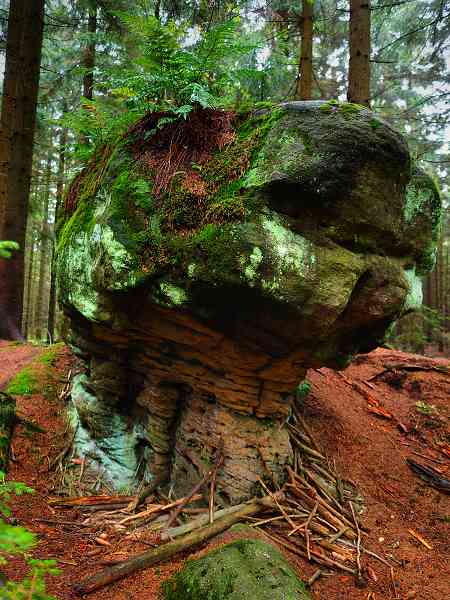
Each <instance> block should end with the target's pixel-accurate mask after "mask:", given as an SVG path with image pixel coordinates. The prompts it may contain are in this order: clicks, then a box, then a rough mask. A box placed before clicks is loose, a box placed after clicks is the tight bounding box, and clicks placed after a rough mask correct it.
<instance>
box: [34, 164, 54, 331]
mask: <svg viewBox="0 0 450 600" xmlns="http://www.w3.org/2000/svg"><path fill="white" fill-rule="evenodd" d="M51 174H52V169H51V155H49V156H48V158H47V165H46V168H45V183H44V198H43V207H42V224H41V256H40V263H39V280H38V295H37V307H36V313H37V338H38V339H40V340H43V339H47V320H48V290H49V286H48V284H47V278H48V275H49V273H48V263H49V259H50V254H51V249H50V244H51V241H52V232H51V228H50V224H49V205H50V182H51Z"/></svg>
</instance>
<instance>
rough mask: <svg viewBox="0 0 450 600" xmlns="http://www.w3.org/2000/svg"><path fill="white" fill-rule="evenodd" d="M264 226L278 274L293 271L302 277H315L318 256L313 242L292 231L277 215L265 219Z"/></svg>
mask: <svg viewBox="0 0 450 600" xmlns="http://www.w3.org/2000/svg"><path fill="white" fill-rule="evenodd" d="M262 226H263V228H264V230H265V231H266V233H267V237H268V246H269V247H270V249H271V252H272V255H273V258H274V259H275V261H276V264H277V270H278V272H280V273H281V272H283V271H286V270H292V271H295V272H296V273H297V274H298V275H299V276H302V277H313V276H314V268H315V264H316V256H315V252H314V244H313V243H312V242H310V241H309V240H307V239H306V238H304V237H302V236H301V235H298V234H295V233H293V232H292V231H290V230H289V229H288V227H287V226H286V225H283V223H282V221H281V218H280V217H278V216H277V215H275V214H272V215H270V216H269V217H263V219H262Z"/></svg>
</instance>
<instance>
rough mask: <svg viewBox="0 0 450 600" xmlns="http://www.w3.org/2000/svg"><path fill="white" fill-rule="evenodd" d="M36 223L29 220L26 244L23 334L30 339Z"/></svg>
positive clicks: (31, 219)
mask: <svg viewBox="0 0 450 600" xmlns="http://www.w3.org/2000/svg"><path fill="white" fill-rule="evenodd" d="M33 228H34V221H33V218H32V217H29V218H28V221H27V237H26V242H25V265H26V270H25V286H24V302H23V312H22V332H23V335H24V338H25V339H27V337H28V315H29V307H30V293H31V273H32V272H33V260H34V252H33V236H34V232H33Z"/></svg>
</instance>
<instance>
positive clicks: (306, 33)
mask: <svg viewBox="0 0 450 600" xmlns="http://www.w3.org/2000/svg"><path fill="white" fill-rule="evenodd" d="M300 30H301V46H300V61H299V73H298V79H297V87H296V91H295V98H296V100H311V93H312V48H313V0H303V2H302V15H301V18H300Z"/></svg>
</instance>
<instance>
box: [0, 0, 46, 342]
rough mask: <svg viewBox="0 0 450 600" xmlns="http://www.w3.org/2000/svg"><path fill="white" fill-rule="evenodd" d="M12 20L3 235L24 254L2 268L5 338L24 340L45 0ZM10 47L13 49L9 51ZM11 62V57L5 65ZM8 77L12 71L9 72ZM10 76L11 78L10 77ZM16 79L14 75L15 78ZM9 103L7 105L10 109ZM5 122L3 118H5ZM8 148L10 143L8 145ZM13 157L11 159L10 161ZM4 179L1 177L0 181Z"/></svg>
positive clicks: (20, 8) (1, 334)
mask: <svg viewBox="0 0 450 600" xmlns="http://www.w3.org/2000/svg"><path fill="white" fill-rule="evenodd" d="M10 10H11V17H12V15H14V19H11V21H10V23H9V25H10V26H9V27H8V39H9V38H10V37H11V38H13V39H17V37H18V36H19V34H18V33H17V31H15V29H16V28H17V27H19V28H20V37H21V44H20V54H19V58H18V63H19V65H18V67H19V68H18V72H17V77H16V80H15V86H14V83H13V82H11V81H9V82H8V83H7V82H6V81H5V84H4V90H5V92H6V94H9V93H10V91H11V90H12V89H15V103H14V109H13V114H11V111H10V109H9V108H6V116H5V119H6V118H9V119H11V122H10V127H11V129H10V135H9V140H10V141H9V151H8V153H5V154H4V156H3V157H0V163H2V164H3V177H6V192H7V195H6V207H5V211H4V215H5V216H4V226H3V231H2V236H3V237H4V238H5V239H8V240H14V241H16V242H17V243H18V244H19V245H20V247H21V251H20V252H17V253H16V254H15V255H14V256H13V258H12V259H11V260H9V261H8V262H7V264H6V261H2V262H1V263H0V310H1V312H2V314H0V338H6V339H19V338H21V337H22V335H21V331H20V329H21V324H22V323H21V321H22V308H23V288H24V266H25V265H24V245H25V236H26V223H27V214H28V196H29V192H30V182H31V168H32V158H33V138H34V129H35V121H36V106H37V97H38V90H39V71H40V64H41V50H42V35H43V16H44V0H33V1H32V2H29V1H28V0H27V1H25V2H23V1H22V0H11V7H10ZM10 47H11V46H10ZM10 59H11V56H10V55H8V54H7V56H6V63H8V61H9V60H10ZM6 73H7V74H8V67H7V68H6ZM10 74H11V73H10ZM11 76H13V74H11ZM8 102H9V100H7V101H6V104H7V105H8ZM2 120H3V118H2ZM7 145H8V144H7ZM8 154H9V156H8ZM0 179H1V177H0Z"/></svg>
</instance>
